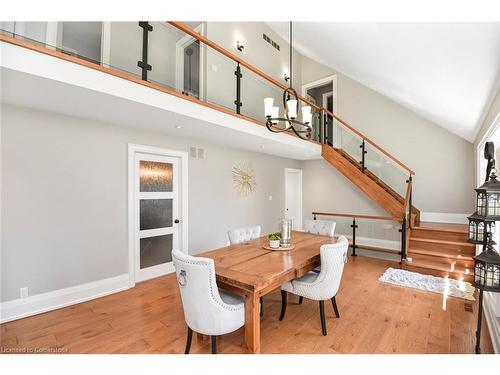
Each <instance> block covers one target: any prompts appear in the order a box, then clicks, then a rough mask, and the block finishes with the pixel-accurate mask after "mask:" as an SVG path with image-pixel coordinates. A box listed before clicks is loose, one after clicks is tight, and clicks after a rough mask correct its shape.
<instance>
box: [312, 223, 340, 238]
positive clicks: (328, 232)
mask: <svg viewBox="0 0 500 375" xmlns="http://www.w3.org/2000/svg"><path fill="white" fill-rule="evenodd" d="M335 224H336V223H335V221H331V220H306V221H305V223H304V231H305V232H308V233H314V234H319V235H322V236H328V237H333V236H334V234H335Z"/></svg>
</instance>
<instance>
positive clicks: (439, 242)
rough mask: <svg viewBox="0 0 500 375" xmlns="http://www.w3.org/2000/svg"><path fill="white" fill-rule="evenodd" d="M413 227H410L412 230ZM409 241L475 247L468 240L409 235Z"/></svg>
mask: <svg viewBox="0 0 500 375" xmlns="http://www.w3.org/2000/svg"><path fill="white" fill-rule="evenodd" d="M413 229H414V228H412V230H413ZM410 241H417V242H426V243H433V244H436V245H452V246H466V247H470V248H475V247H476V245H474V244H473V243H470V242H466V241H463V242H460V241H448V240H435V239H432V238H420V237H410Z"/></svg>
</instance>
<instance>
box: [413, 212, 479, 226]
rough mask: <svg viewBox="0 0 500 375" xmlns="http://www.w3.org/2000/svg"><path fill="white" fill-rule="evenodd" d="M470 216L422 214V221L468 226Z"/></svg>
mask: <svg viewBox="0 0 500 375" xmlns="http://www.w3.org/2000/svg"><path fill="white" fill-rule="evenodd" d="M469 215H470V214H454V213H446V212H420V221H430V222H433V223H450V224H468V223H469V221H468V220H467V216H469Z"/></svg>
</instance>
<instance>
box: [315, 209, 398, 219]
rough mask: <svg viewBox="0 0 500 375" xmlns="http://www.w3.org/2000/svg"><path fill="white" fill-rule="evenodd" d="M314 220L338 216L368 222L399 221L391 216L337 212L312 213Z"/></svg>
mask: <svg viewBox="0 0 500 375" xmlns="http://www.w3.org/2000/svg"><path fill="white" fill-rule="evenodd" d="M312 215H313V219H314V220H316V216H338V217H351V218H355V219H367V220H385V221H397V220H396V219H394V218H393V217H391V216H379V215H362V214H351V213H337V212H316V211H313V212H312Z"/></svg>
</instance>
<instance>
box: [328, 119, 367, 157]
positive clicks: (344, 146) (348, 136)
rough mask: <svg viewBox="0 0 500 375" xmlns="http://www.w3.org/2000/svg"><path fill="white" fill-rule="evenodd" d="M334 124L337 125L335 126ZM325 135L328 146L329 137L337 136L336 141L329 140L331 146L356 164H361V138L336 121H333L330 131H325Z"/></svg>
mask: <svg viewBox="0 0 500 375" xmlns="http://www.w3.org/2000/svg"><path fill="white" fill-rule="evenodd" d="M334 123H337V124H336V125H337V126H335V125H334ZM325 133H326V134H327V137H328V144H330V139H329V138H330V137H335V136H337V139H332V140H331V143H332V144H333V146H334V147H337V148H339V149H340V150H342V151H343V152H345V153H346V154H347V155H348V156H349V157H350V158H351V159H353V161H355V162H358V164H360V163H361V147H360V146H361V144H362V143H363V138H361V137H360V136H359V135H357V134H356V133H354V132H352V131H351V130H350V129H348V128H346V127H343V126H341V125H340V123H338V122H337V121H336V120H333V122H332V126H331V130H327V131H326V132H325ZM330 134H331V135H330Z"/></svg>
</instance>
